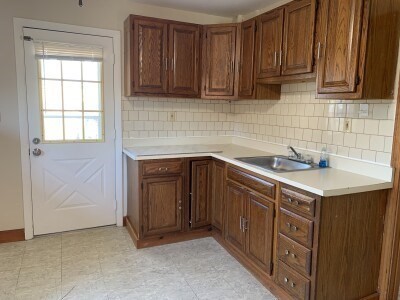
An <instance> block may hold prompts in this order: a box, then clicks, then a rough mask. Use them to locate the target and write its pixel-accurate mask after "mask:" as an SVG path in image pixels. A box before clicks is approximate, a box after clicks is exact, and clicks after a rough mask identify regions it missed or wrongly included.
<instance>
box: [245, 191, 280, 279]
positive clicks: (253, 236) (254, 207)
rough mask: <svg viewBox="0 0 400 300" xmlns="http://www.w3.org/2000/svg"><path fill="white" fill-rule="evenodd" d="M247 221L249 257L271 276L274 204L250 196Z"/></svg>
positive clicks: (252, 195)
mask: <svg viewBox="0 0 400 300" xmlns="http://www.w3.org/2000/svg"><path fill="white" fill-rule="evenodd" d="M246 219H247V221H246V223H245V228H246V235H247V249H246V252H247V255H248V257H249V258H250V259H251V260H252V261H253V262H254V263H255V264H256V265H258V266H259V267H260V268H261V269H262V270H264V271H265V272H266V273H267V274H271V273H272V264H271V263H272V245H273V240H274V230H273V228H274V227H273V226H274V204H273V203H272V202H270V201H268V200H266V199H264V198H261V197H259V196H256V195H254V194H250V196H249V201H248V207H247V218H246Z"/></svg>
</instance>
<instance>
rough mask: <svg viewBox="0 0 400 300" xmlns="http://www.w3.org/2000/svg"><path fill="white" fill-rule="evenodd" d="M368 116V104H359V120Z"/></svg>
mask: <svg viewBox="0 0 400 300" xmlns="http://www.w3.org/2000/svg"><path fill="white" fill-rule="evenodd" d="M368 115H369V105H368V104H360V110H359V111H358V116H359V117H360V118H366V117H368Z"/></svg>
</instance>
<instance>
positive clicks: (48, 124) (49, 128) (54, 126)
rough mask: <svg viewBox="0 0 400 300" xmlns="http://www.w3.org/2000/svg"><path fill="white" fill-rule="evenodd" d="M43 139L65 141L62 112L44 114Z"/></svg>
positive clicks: (45, 112)
mask: <svg viewBox="0 0 400 300" xmlns="http://www.w3.org/2000/svg"><path fill="white" fill-rule="evenodd" d="M43 137H44V140H45V141H60V140H63V119H62V112H61V111H44V112H43Z"/></svg>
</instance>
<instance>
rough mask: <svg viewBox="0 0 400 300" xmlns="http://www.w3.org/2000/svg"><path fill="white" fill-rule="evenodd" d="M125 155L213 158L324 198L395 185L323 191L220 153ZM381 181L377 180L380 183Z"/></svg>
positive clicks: (388, 187)
mask: <svg viewBox="0 0 400 300" xmlns="http://www.w3.org/2000/svg"><path fill="white" fill-rule="evenodd" d="M123 153H124V154H125V155H126V156H128V157H129V158H131V159H133V160H137V161H140V160H152V159H168V158H188V157H212V158H215V159H218V160H221V161H224V162H227V163H229V164H232V165H235V166H237V167H240V168H243V169H245V170H248V171H251V172H254V173H257V174H259V175H261V176H265V177H268V178H270V179H273V180H276V181H279V182H281V183H285V184H288V185H291V186H293V187H297V188H299V189H302V190H305V191H308V192H310V193H313V194H316V195H319V196H322V197H334V196H342V195H348V194H356V193H363V192H371V191H376V190H385V189H391V188H393V183H392V182H388V181H387V182H384V181H383V182H381V183H376V184H370V185H365V186H357V187H344V188H340V189H330V190H321V189H316V188H313V187H310V186H308V185H304V184H301V183H299V182H296V181H293V180H289V179H287V178H283V177H281V176H279V174H278V173H272V172H268V171H263V170H260V169H258V168H256V167H251V166H249V165H248V164H245V163H242V162H240V161H237V160H233V159H229V158H226V157H224V156H222V155H220V153H210V152H201V153H188V154H166V155H148V156H147V155H134V154H133V153H132V152H130V151H129V150H127V149H125V148H124V149H123ZM304 172H312V171H304ZM378 180H379V179H377V181H378Z"/></svg>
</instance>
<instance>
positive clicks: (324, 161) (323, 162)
mask: <svg viewBox="0 0 400 300" xmlns="http://www.w3.org/2000/svg"><path fill="white" fill-rule="evenodd" d="M319 167H320V168H327V167H328V153H327V151H326V148H325V147H323V148H322V150H321V156H320V159H319Z"/></svg>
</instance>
